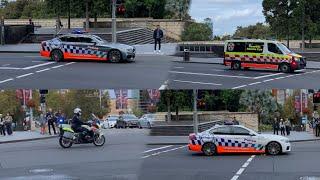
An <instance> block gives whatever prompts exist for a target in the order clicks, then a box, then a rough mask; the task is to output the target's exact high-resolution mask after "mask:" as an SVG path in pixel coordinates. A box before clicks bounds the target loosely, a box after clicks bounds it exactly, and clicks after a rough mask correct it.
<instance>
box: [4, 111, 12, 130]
mask: <svg viewBox="0 0 320 180" xmlns="http://www.w3.org/2000/svg"><path fill="white" fill-rule="evenodd" d="M12 121H13V118H12V116H11V115H10V113H7V115H6V117H4V126H5V129H6V130H7V134H8V135H12Z"/></svg>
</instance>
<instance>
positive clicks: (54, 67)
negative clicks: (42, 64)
mask: <svg viewBox="0 0 320 180" xmlns="http://www.w3.org/2000/svg"><path fill="white" fill-rule="evenodd" d="M63 66H64V65H58V66H53V67H51V68H52V69H57V68H60V67H63Z"/></svg>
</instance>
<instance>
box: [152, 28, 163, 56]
mask: <svg viewBox="0 0 320 180" xmlns="http://www.w3.org/2000/svg"><path fill="white" fill-rule="evenodd" d="M162 38H163V31H162V30H161V29H160V25H157V29H155V30H154V32H153V39H154V52H155V53H156V52H157V44H159V51H158V52H159V53H160V52H161V39H162Z"/></svg>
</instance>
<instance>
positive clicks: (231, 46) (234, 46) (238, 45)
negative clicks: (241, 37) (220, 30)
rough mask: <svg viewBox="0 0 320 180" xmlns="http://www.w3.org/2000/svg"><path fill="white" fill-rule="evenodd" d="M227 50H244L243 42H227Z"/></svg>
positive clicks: (244, 44)
mask: <svg viewBox="0 0 320 180" xmlns="http://www.w3.org/2000/svg"><path fill="white" fill-rule="evenodd" d="M227 52H246V43H245V42H229V43H228V45H227Z"/></svg>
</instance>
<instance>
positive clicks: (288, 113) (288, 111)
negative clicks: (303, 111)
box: [282, 96, 297, 120]
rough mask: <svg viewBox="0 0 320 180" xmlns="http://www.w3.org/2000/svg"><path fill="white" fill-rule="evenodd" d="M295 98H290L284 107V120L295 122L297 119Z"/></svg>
mask: <svg viewBox="0 0 320 180" xmlns="http://www.w3.org/2000/svg"><path fill="white" fill-rule="evenodd" d="M294 104H295V98H294V96H290V97H288V98H287V99H286V100H285V102H284V105H283V113H282V116H283V117H284V118H288V119H292V120H295V119H297V113H296V108H295V105H294Z"/></svg>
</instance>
